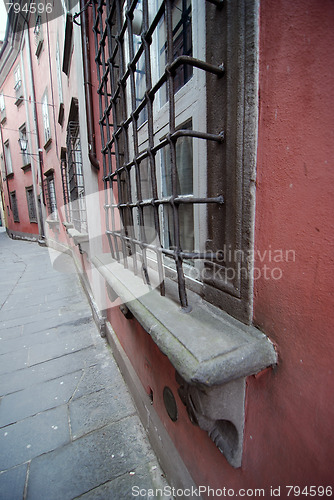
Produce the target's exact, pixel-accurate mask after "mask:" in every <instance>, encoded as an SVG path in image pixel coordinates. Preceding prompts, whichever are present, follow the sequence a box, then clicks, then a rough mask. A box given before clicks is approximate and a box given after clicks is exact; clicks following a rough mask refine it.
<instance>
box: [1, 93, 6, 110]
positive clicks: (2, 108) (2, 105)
mask: <svg viewBox="0 0 334 500" xmlns="http://www.w3.org/2000/svg"><path fill="white" fill-rule="evenodd" d="M4 109H5V98H4V96H3V92H1V93H0V111H4Z"/></svg>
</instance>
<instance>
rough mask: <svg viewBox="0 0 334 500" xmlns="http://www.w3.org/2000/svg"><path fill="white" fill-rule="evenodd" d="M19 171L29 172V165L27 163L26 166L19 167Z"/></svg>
mask: <svg viewBox="0 0 334 500" xmlns="http://www.w3.org/2000/svg"><path fill="white" fill-rule="evenodd" d="M21 170H23V172H24V173H26V172H28V171H30V170H31V163H27V164H26V165H23V167H21Z"/></svg>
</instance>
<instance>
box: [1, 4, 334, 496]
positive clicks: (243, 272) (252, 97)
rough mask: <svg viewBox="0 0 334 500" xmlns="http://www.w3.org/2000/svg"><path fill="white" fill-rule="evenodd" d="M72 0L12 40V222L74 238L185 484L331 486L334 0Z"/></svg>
mask: <svg viewBox="0 0 334 500" xmlns="http://www.w3.org/2000/svg"><path fill="white" fill-rule="evenodd" d="M31 5H32V4H31ZM62 5H63V11H62V12H60V13H59V14H58V15H54V16H52V15H51V14H50V16H48V13H46V12H44V11H43V12H41V13H40V14H35V13H33V12H31V13H30V14H29V13H27V14H26V16H27V17H26V18H24V17H23V16H20V17H17V18H15V17H14V14H13V12H12V14H10V16H9V22H10V26H11V29H9V30H8V32H7V38H6V40H5V42H4V44H3V46H2V48H1V52H0V113H1V155H2V156H1V160H2V164H1V176H2V187H1V190H2V197H3V202H4V209H5V213H6V219H7V220H6V227H7V232H8V234H9V235H10V236H11V237H13V238H29V239H35V240H38V241H39V242H40V243H42V242H43V243H45V244H47V245H48V246H49V247H51V248H54V249H56V250H58V251H59V252H66V253H71V255H72V256H73V259H74V261H75V263H76V266H77V268H78V270H79V273H80V277H81V279H82V282H83V285H84V287H85V289H86V291H87V294H88V296H89V298H90V302H91V306H92V310H93V313H94V317H95V320H96V322H97V325H98V326H99V328H100V331H101V335H102V336H106V337H107V340H108V342H109V343H110V344H111V346H112V348H113V351H114V355H115V358H116V360H117V362H118V363H119V365H120V367H121V369H122V371H123V374H124V376H125V378H126V380H127V382H128V384H129V387H130V389H131V390H132V394H133V397H134V399H135V401H136V404H137V406H138V410H139V413H140V415H141V417H142V421H143V425H144V426H145V429H146V431H147V432H148V435H149V437H150V440H151V442H152V444H153V446H154V448H155V450H156V451H157V454H158V456H159V458H160V460H161V463H162V466H163V468H164V470H165V472H166V475H167V477H168V479H169V481H170V483H171V484H172V485H173V486H175V487H177V488H183V489H184V488H191V487H194V488H196V487H199V486H201V488H202V489H201V490H200V492H201V494H202V497H203V498H209V497H210V496H211V497H212V496H213V495H212V494H210V491H209V490H208V488H211V491H214V492H215V494H216V496H222V494H220V491H223V489H224V488H226V489H228V490H230V491H232V490H233V491H234V492H235V493H236V492H238V495H239V496H242V492H245V491H247V490H249V489H252V491H253V492H254V490H255V489H261V491H262V490H263V491H264V492H265V495H266V498H269V497H270V496H272V490H271V488H273V487H278V486H280V487H281V488H282V491H281V493H282V496H283V490H284V491H285V492H287V491H288V490H287V487H288V486H289V485H299V486H300V487H308V488H310V487H311V486H312V487H315V488H318V486H324V487H326V486H328V487H331V485H332V464H333V452H332V449H333V444H334V443H333V438H332V422H333V417H334V414H333V413H334V410H333V408H334V407H333V402H332V394H333V389H334V387H333V374H332V359H333V347H334V340H333V334H332V330H333V326H334V307H333V292H334V290H333V280H332V279H331V274H332V270H333V260H334V257H333V255H334V254H333V246H334V239H333V236H334V235H333V222H332V221H333V220H332V217H333V215H332V212H333V199H334V198H333V185H334V179H333V176H334V170H333V165H332V164H331V162H332V158H333V153H334V151H333V144H334V142H333V137H332V135H333V133H332V131H333V125H334V123H333V113H332V111H331V108H332V104H333V99H334V84H333V83H334V81H333V80H334V72H333V69H332V61H331V58H332V53H333V49H334V33H333V21H334V6H333V3H332V2H327V1H326V2H311V1H310V0H306V1H305V0H303V1H301V0H297V1H296V2H293V3H291V2H288V1H286V0H283V1H282V2H280V3H279V4H278V3H277V2H261V4H260V5H259V2H258V1H257V0H242V1H239V2H234V1H232V0H226V1H224V2H222V1H220V0H210V1H209V0H208V1H203V0H182V1H181V0H157V1H155V0H154V1H153V0H137V2H136V1H134V2H124V1H122V0H103V1H102V0H92V1H91V2H90V3H86V2H85V0H80V2H79V3H77V4H75V5H74V2H63V3H62ZM17 23H21V26H20V29H19V27H18V26H17ZM22 28H24V29H22ZM57 255H58V254H57ZM57 259H59V260H58V263H57V265H58V266H59V265H61V253H59V255H58V257H57ZM205 488H206V489H205ZM305 491H306V492H308V491H311V490H305ZM328 491H329V490H328ZM186 496H187V495H186ZM229 496H231V495H229ZM254 496H255V495H254ZM261 496H264V495H261Z"/></svg>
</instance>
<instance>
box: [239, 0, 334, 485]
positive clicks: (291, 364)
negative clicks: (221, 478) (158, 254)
mask: <svg viewBox="0 0 334 500" xmlns="http://www.w3.org/2000/svg"><path fill="white" fill-rule="evenodd" d="M333 27H334V3H333V2H332V1H330V0H321V1H311V0H310V1H306V0H299V1H294V2H290V1H288V0H284V1H283V0H282V1H264V2H261V30H260V117H259V147H258V165H257V190H256V193H257V194H256V203H257V210H256V244H255V255H257V256H258V258H257V262H256V264H255V265H256V266H257V267H259V268H260V267H261V266H262V265H263V264H261V262H260V257H259V255H261V256H263V255H264V252H265V250H268V249H269V248H270V245H271V249H272V250H276V249H282V250H290V249H292V250H294V251H295V261H294V262H293V261H292V259H290V261H289V262H282V263H275V262H269V259H268V258H267V259H266V262H267V265H268V266H269V267H270V268H274V267H280V269H281V271H282V277H281V279H276V280H275V279H270V280H268V279H265V278H264V276H262V277H261V278H260V279H258V280H256V281H255V299H254V321H255V324H256V325H258V326H259V327H260V328H261V330H263V331H264V332H265V333H266V334H267V335H268V336H269V337H270V338H271V339H272V340H273V341H274V342H275V343H276V344H277V346H278V351H279V355H280V362H279V366H278V369H277V372H276V373H275V374H272V376H271V377H270V379H268V378H267V379H266V380H264V381H263V383H260V385H261V389H260V388H259V387H257V388H256V389H255V386H254V385H255V383H253V381H252V382H251V383H250V389H249V393H248V422H247V427H246V443H247V445H246V452H245V462H244V464H245V467H248V466H249V465H250V463H251V462H253V461H254V460H256V465H257V467H255V468H254V471H253V474H255V475H256V476H258V477H259V479H260V478H261V477H265V478H267V480H268V479H269V478H271V480H272V479H273V478H275V480H276V482H277V483H278V484H283V483H284V482H290V484H298V483H299V484H313V483H319V484H321V483H322V484H324V483H326V482H327V483H328V482H330V484H332V482H333V479H332V478H333V466H334V454H333V444H334V442H333V434H332V427H333V422H334V405H333V393H334V384H333V365H332V363H333V347H334V338H333V326H334V307H333V305H334V304H333V296H334V286H333V283H334V281H333V275H332V272H333V260H334V238H333V236H334V219H333V209H334V196H333V186H334V168H333V167H334V165H333V162H334V160H333V159H334V114H333V102H334V68H333V54H334V28H333ZM258 252H260V253H258ZM290 257H291V254H290ZM276 276H279V273H278V272H277V274H276ZM256 384H257V386H258V385H259V384H258V383H256ZM250 435H252V437H253V439H252V441H250V438H249V436H250Z"/></svg>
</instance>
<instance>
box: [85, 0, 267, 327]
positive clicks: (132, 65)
mask: <svg viewBox="0 0 334 500" xmlns="http://www.w3.org/2000/svg"><path fill="white" fill-rule="evenodd" d="M255 3H256V2H240V3H238V5H235V4H234V2H232V1H226V2H224V8H221V6H222V2H220V1H214V0H212V1H206V2H204V1H202V0H137V2H136V1H132V2H130V1H129V2H128V1H121V0H104V1H103V0H94V2H93V4H94V8H93V17H94V21H93V22H94V32H95V41H96V44H95V46H96V61H97V75H98V79H99V89H98V93H99V97H100V109H101V115H100V127H101V128H100V130H101V138H102V151H103V154H104V157H105V158H104V161H105V175H104V181H105V192H106V204H105V209H106V210H105V211H106V226H107V235H108V239H109V244H110V251H111V254H112V256H113V257H114V258H115V259H116V260H118V261H120V262H122V263H123V264H124V265H125V266H126V267H129V268H132V269H133V271H134V272H135V273H136V272H138V269H142V270H143V272H142V273H141V274H142V276H143V277H144V280H146V281H147V282H148V281H149V280H150V275H151V274H152V270H154V271H155V270H157V272H158V273H159V282H161V286H160V291H161V293H162V294H164V293H166V292H165V291H166V289H167V288H170V287H169V286H168V287H166V286H165V285H166V284H167V281H168V282H170V281H171V282H173V281H174V282H175V283H176V284H177V289H178V298H179V301H180V304H181V306H182V308H183V309H184V310H190V307H189V306H191V304H189V300H188V295H189V293H188V290H193V291H195V292H196V293H198V294H199V295H200V296H202V297H203V298H204V299H205V300H206V301H208V302H211V303H213V304H214V305H217V306H218V307H220V308H222V309H225V310H227V311H228V312H229V313H231V314H232V315H234V316H236V317H238V318H240V319H242V320H244V321H246V322H248V321H250V307H251V296H250V293H251V292H250V290H251V286H250V285H251V280H252V278H251V263H250V259H247V257H248V256H249V252H251V249H252V241H251V233H252V203H253V193H252V176H253V174H254V165H255V151H256V125H255V123H256V119H255V118H256V113H257V106H256V95H257V88H256V81H257V80H256V71H257V66H256V64H257V62H256V61H257V59H256V57H257V55H256V50H254V47H256V43H257V40H256V21H255V19H256V5H255ZM246 39H247V43H246V42H245V40H246ZM225 67H226V68H228V72H226V73H225V69H224V68H225ZM225 135H226V138H225ZM114 159H115V161H114ZM116 221H120V223H119V224H117V222H116Z"/></svg>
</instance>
